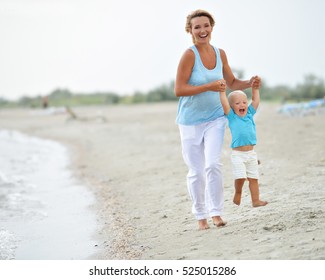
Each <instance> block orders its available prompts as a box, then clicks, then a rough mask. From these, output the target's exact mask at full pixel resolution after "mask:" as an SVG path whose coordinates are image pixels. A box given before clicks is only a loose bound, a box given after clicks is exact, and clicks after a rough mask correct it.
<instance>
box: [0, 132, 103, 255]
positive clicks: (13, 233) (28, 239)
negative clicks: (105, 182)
mask: <svg viewBox="0 0 325 280" xmlns="http://www.w3.org/2000/svg"><path fill="white" fill-rule="evenodd" d="M69 164H70V162H69V152H68V150H67V149H66V148H65V147H64V146H63V145H61V144H59V143H57V142H54V141H51V140H44V139H39V138H35V137H31V136H27V135H25V134H22V133H20V132H17V131H9V130H0V259H2V260H10V259H20V260H25V259H32V260H67V259H77V260H81V259H89V258H91V256H92V255H93V254H95V253H96V241H95V240H94V236H95V232H96V227H97V225H96V217H95V214H94V212H93V211H92V210H91V205H93V204H94V201H95V199H94V195H93V194H92V193H91V192H90V191H89V189H87V188H86V187H85V186H83V185H80V184H79V183H78V182H77V180H76V179H75V178H73V177H72V174H71V171H70V170H69V168H68V166H69Z"/></svg>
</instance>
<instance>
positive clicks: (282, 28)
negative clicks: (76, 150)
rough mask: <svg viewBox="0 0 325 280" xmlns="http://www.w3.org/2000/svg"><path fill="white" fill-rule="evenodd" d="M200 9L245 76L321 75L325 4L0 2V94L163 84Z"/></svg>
mask: <svg viewBox="0 0 325 280" xmlns="http://www.w3.org/2000/svg"><path fill="white" fill-rule="evenodd" d="M198 8H202V9H206V10H208V11H210V12H211V13H212V14H213V15H214V17H215V20H216V25H215V28H214V32H213V34H212V41H211V43H212V44H213V45H215V46H217V47H219V48H222V49H224V50H225V51H226V54H227V56H228V61H229V63H230V65H231V67H232V68H234V69H241V70H243V71H244V75H245V78H250V77H251V76H252V75H255V74H258V75H260V76H261V77H262V78H263V80H264V82H266V83H267V84H268V85H271V86H273V85H279V84H287V85H289V86H295V85H296V84H297V83H301V82H303V80H304V76H305V75H307V74H310V73H312V74H315V75H316V76H318V77H320V78H322V79H325V68H324V66H325V58H324V53H325V36H324V28H325V16H324V12H325V1H323V0H263V1H261V0H243V1H240V0H219V1H218V0H214V1H213V0H201V1H197V0H183V1H176V0H156V1H154V0H137V1H134V0H118V1H111V0H0V38H1V42H0V97H3V98H7V99H16V98H19V97H21V96H23V95H28V96H36V95H45V94H48V93H50V92H51V91H53V90H54V89H56V88H67V89H69V90H71V91H72V92H95V91H105V92H107V91H112V92H115V93H118V94H132V93H133V92H134V91H147V90H150V89H152V88H154V87H156V86H160V85H162V84H164V83H169V82H171V81H172V80H174V79H175V74H176V68H177V65H178V62H179V59H180V57H181V55H182V54H183V52H184V51H185V49H186V48H187V47H189V46H190V45H191V44H192V41H191V36H190V35H189V34H187V33H186V32H185V31H184V26H185V18H186V16H187V15H188V14H189V13H190V12H191V11H193V10H195V9H198Z"/></svg>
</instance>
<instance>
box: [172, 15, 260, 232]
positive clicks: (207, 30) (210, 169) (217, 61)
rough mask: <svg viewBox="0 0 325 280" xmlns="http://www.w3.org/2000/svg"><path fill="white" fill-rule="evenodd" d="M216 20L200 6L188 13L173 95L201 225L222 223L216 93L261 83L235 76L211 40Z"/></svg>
mask: <svg viewBox="0 0 325 280" xmlns="http://www.w3.org/2000/svg"><path fill="white" fill-rule="evenodd" d="M214 24H215V21H214V19H213V17H212V15H211V14H210V13H208V12H207V11H204V10H196V11H194V12H192V13H191V14H190V15H188V16H187V20H186V27H185V30H186V32H188V33H190V34H191V35H192V41H193V43H194V45H193V46H192V47H191V48H189V49H187V50H186V51H185V53H184V54H183V56H182V57H181V59H180V62H179V65H178V69H177V76H176V82H175V94H176V96H178V97H180V100H179V104H178V112H177V118H176V123H177V124H178V125H179V130H180V135H181V142H182V154H183V158H184V161H185V163H186V165H187V166H188V169H189V172H188V174H187V186H188V191H189V194H190V197H191V199H192V203H193V205H192V212H193V214H194V215H195V217H196V219H197V220H198V224H199V229H208V228H209V224H208V222H207V218H208V217H211V218H212V221H213V224H214V225H215V226H217V227H221V226H225V225H226V222H225V221H223V219H222V218H221V215H222V212H223V208H224V206H223V203H224V198H223V182H222V174H221V161H220V158H221V148H222V145H223V138H224V131H225V126H226V118H225V116H224V112H223V109H222V105H221V103H220V97H219V92H220V91H225V90H226V86H227V87H229V88H231V89H233V90H236V89H241V90H242V89H246V88H249V87H251V86H253V85H254V87H259V86H260V78H259V77H257V76H254V77H252V78H251V79H250V80H246V81H242V80H238V79H236V78H235V76H234V74H233V73H232V71H231V69H230V67H229V65H228V61H227V56H226V53H225V52H224V51H223V50H221V49H218V48H216V47H214V46H212V45H211V44H210V40H211V33H212V31H213V27H214Z"/></svg>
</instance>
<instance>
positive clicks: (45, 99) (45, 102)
mask: <svg viewBox="0 0 325 280" xmlns="http://www.w3.org/2000/svg"><path fill="white" fill-rule="evenodd" d="M48 106H49V98H48V96H43V97H42V107H43V109H46V108H47V107H48Z"/></svg>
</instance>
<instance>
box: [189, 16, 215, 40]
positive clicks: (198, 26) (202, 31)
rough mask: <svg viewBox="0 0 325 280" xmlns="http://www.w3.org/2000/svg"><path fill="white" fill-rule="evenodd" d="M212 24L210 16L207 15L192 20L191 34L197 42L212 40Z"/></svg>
mask: <svg viewBox="0 0 325 280" xmlns="http://www.w3.org/2000/svg"><path fill="white" fill-rule="evenodd" d="M211 32H212V26H211V24H210V21H209V18H208V17H205V16H201V17H195V18H192V20H191V34H192V36H193V38H194V40H195V42H196V43H206V42H210V39H211Z"/></svg>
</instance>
